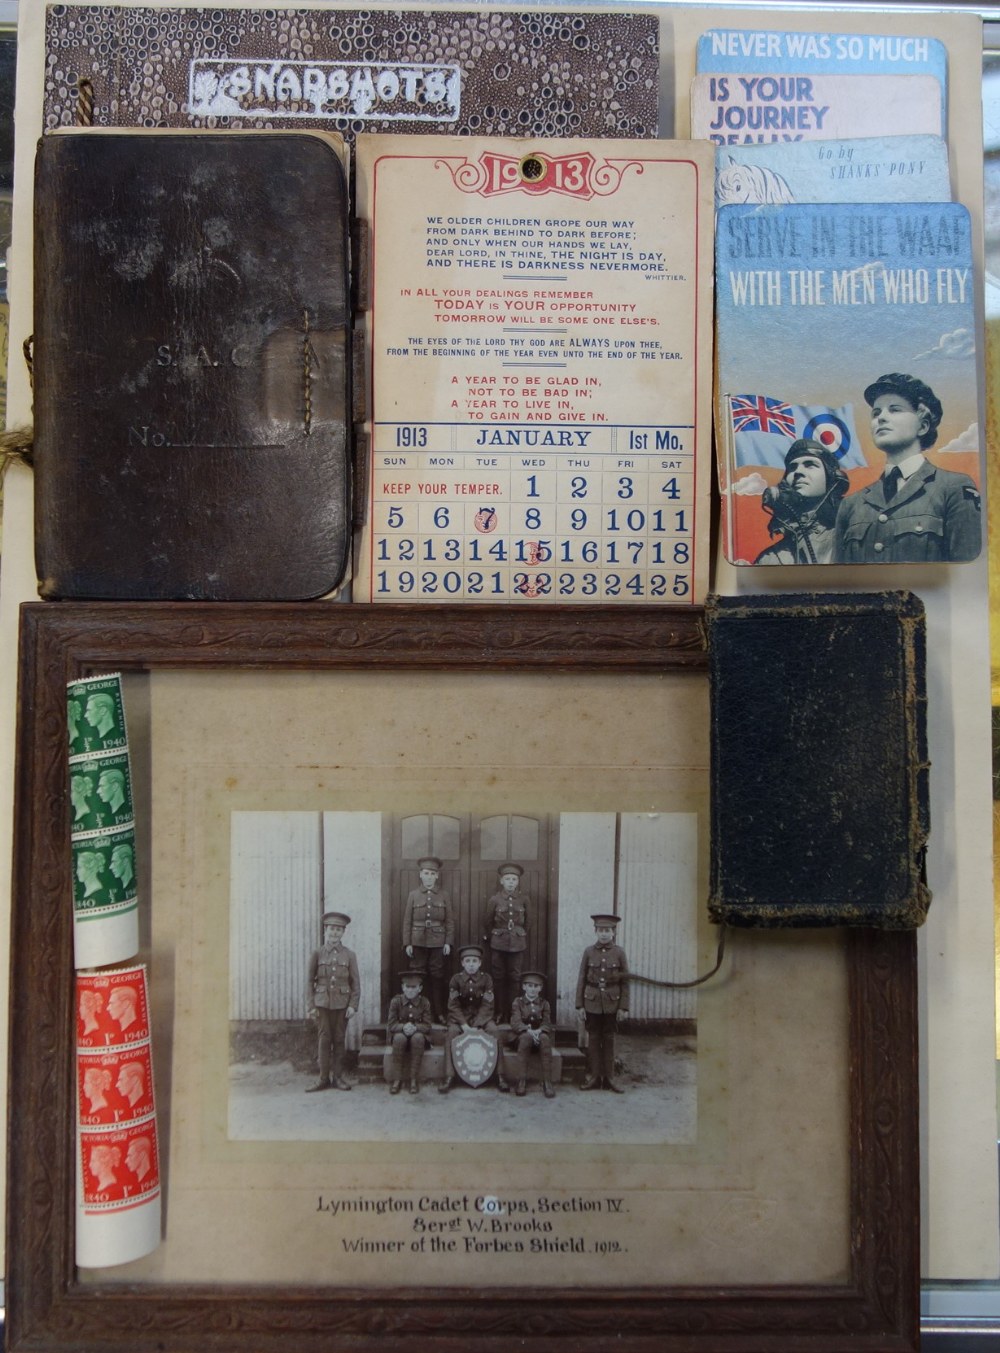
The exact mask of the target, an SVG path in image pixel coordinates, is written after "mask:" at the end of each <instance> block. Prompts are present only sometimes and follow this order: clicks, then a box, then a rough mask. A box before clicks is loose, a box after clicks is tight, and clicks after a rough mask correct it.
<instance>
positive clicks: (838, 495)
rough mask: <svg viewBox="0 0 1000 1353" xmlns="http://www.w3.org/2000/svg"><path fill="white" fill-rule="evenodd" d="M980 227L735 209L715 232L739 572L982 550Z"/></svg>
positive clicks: (875, 210) (881, 207)
mask: <svg viewBox="0 0 1000 1353" xmlns="http://www.w3.org/2000/svg"><path fill="white" fill-rule="evenodd" d="M974 287H975V275H974V271H973V258H972V241H971V232H970V220H969V213H968V211H967V210H966V208H965V207H964V206H962V205H960V204H958V203H952V202H941V203H918V202H886V203H847V202H832V203H823V204H819V203H813V204H810V203H796V204H793V205H787V206H786V205H777V206H774V205H763V206H758V205H752V204H743V205H733V206H725V207H722V208H721V209H720V210H719V212H718V223H717V231H716V339H717V346H716V388H717V392H718V398H717V406H716V445H717V451H718V465H719V487H720V493H721V496H722V531H723V547H724V550H725V554H726V557H727V558H728V559H729V560H730V561H731V562H732V563H734V564H829V563H834V564H837V563H842V564H894V563H958V562H963V561H967V560H970V559H974V558H975V557H976V556H977V555H978V553H979V551H980V547H981V535H982V519H981V511H980V500H979V485H980V483H981V468H980V454H981V437H980V428H979V391H978V367H977V361H976V338H975V315H974V304H973V291H974Z"/></svg>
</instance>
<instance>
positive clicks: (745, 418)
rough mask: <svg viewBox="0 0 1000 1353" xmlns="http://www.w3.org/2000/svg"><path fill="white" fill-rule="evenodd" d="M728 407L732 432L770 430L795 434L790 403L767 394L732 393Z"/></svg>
mask: <svg viewBox="0 0 1000 1353" xmlns="http://www.w3.org/2000/svg"><path fill="white" fill-rule="evenodd" d="M730 407H731V409H732V415H733V431H734V432H770V433H773V434H776V435H778V436H784V437H794V436H795V413H794V411H793V409H792V406H791V404H785V403H784V402H783V401H782V400H780V399H769V398H768V397H767V395H733V396H732V400H731V404H730Z"/></svg>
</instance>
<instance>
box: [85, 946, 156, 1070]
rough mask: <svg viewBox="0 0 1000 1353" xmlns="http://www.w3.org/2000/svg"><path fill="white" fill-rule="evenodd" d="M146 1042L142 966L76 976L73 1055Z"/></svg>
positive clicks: (144, 983) (144, 985)
mask: <svg viewBox="0 0 1000 1353" xmlns="http://www.w3.org/2000/svg"><path fill="white" fill-rule="evenodd" d="M148 1042H149V996H148V992H147V983H146V969H145V967H144V966H143V965H142V964H140V965H138V966H137V967H134V968H118V969H116V970H115V971H114V972H80V973H77V975H76V1047H77V1054H78V1055H80V1056H82V1055H84V1054H93V1053H95V1052H98V1051H108V1050H113V1049H116V1048H118V1049H123V1048H127V1047H129V1046H130V1045H132V1044H137V1043H148Z"/></svg>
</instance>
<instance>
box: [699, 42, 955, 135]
mask: <svg viewBox="0 0 1000 1353" xmlns="http://www.w3.org/2000/svg"><path fill="white" fill-rule="evenodd" d="M695 69H696V70H697V71H698V72H699V73H701V72H711V73H715V74H720V73H723V74H724V73H726V72H729V73H732V74H737V73H739V74H743V75H755V74H757V75H781V74H792V75H933V76H934V77H935V78H936V79H937V81H938V82H939V84H940V87H941V119H942V125H944V121H945V117H946V110H947V101H948V53H947V49H946V48H945V45H944V43H943V42H941V41H940V39H939V38H929V37H913V36H909V35H906V34H900V33H891V34H884V33H790V32H786V31H784V30H774V31H770V30H763V29H749V28H710V29H708V30H707V31H706V32H705V33H703V34H702V35H701V37H700V38H699V39H698V48H697V54H696V66H695Z"/></svg>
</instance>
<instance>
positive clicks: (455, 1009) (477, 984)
mask: <svg viewBox="0 0 1000 1353" xmlns="http://www.w3.org/2000/svg"><path fill="white" fill-rule="evenodd" d="M459 958H460V959H461V962H462V971H461V972H457V973H455V975H454V977H453V978H452V979H451V981H450V982H449V984H448V1032H447V1034H446V1035H445V1040H444V1080H443V1081H442V1082H441V1084H440V1085H439V1086H438V1092H439V1093H440V1094H442V1095H446V1094H447V1093H448V1091H449V1090H450V1089H451V1087H452V1086H453V1085H454V1084H455V1064H454V1062H453V1061H452V1057H451V1045H452V1042H453V1041H454V1040H455V1039H456V1038H457V1037H458V1035H459V1034H463V1033H470V1032H471V1031H472V1030H473V1029H482V1031H483V1033H484V1034H489V1035H490V1036H491V1037H492V1038H494V1039H496V1038H497V1037H498V1030H497V1026H496V1019H495V1017H494V1001H493V979H492V978H491V977H490V975H489V973H486V972H480V969H481V968H482V965H483V951H482V948H481V947H480V945H478V944H466V945H463V946H462V948H461V949H460V950H459ZM497 1082H498V1084H499V1086H500V1089H501V1090H503V1091H504V1093H506V1092H507V1091H508V1090H509V1089H510V1086H509V1085H508V1084H507V1081H506V1079H505V1078H504V1074H503V1062H502V1061H501V1053H500V1049H499V1047H498V1048H497Z"/></svg>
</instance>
